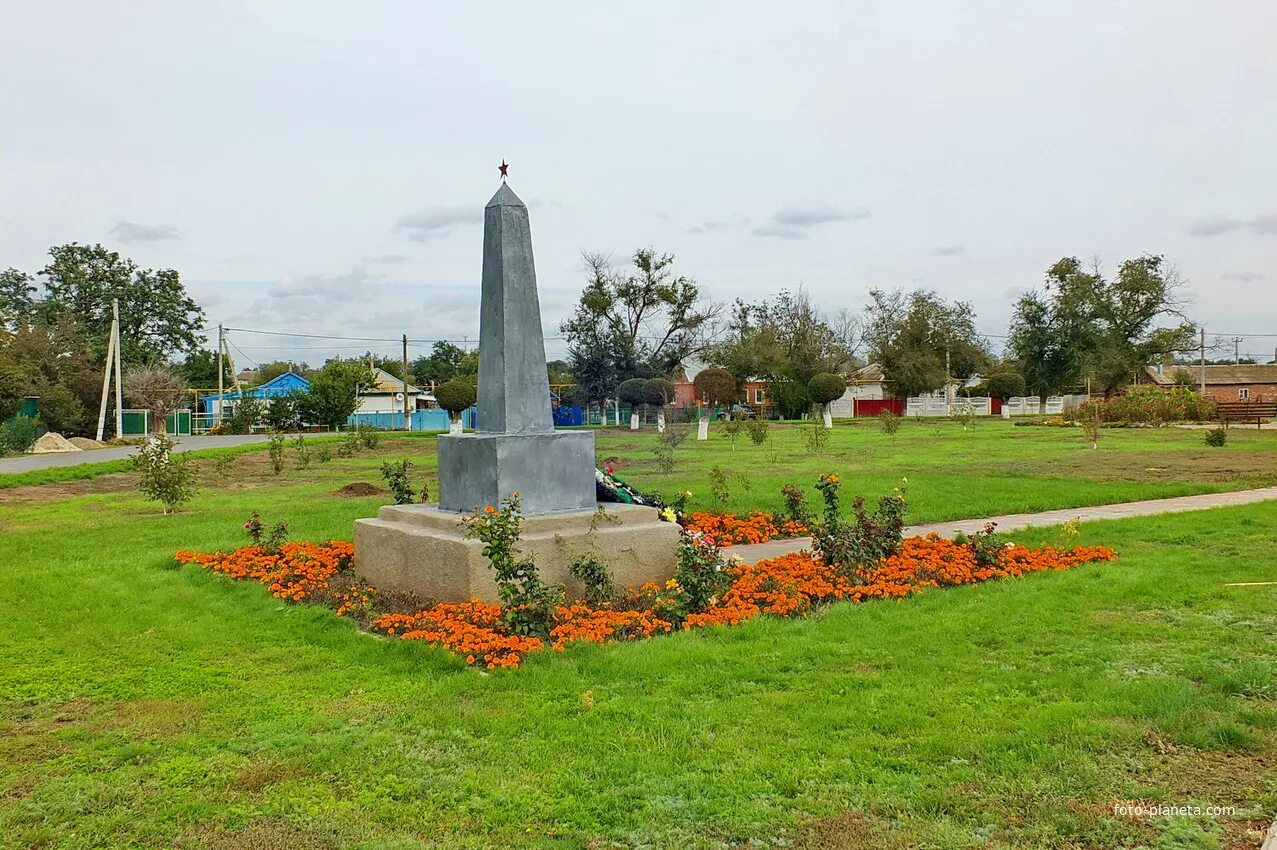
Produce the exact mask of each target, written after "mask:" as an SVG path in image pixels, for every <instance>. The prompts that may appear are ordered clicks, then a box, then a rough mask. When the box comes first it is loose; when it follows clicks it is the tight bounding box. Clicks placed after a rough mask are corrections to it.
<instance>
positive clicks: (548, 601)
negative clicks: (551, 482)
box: [462, 492, 563, 637]
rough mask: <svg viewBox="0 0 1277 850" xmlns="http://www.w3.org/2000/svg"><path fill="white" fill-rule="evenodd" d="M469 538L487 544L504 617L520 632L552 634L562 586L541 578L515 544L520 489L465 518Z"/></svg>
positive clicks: (485, 553)
mask: <svg viewBox="0 0 1277 850" xmlns="http://www.w3.org/2000/svg"><path fill="white" fill-rule="evenodd" d="M462 523H463V524H464V525H465V529H466V537H470V538H475V539H477V540H479V541H481V542H482V543H483V556H484V557H485V558H487V559H488V563H489V565H490V566H491V567H492V572H493V574H494V577H495V578H496V581H497V596H498V597H499V598H500V599H501V606H502V613H501V618H502V621H503V622H504V623H505V625H506V627H507V628H508V629H510V631H511V632H513V633H515V634H518V635H538V636H544V637H548V636H549V634H550V628H551V627H552V626H553V625H554V611H555V608H557V607H558V606H559V605H561V604H562V603H563V593H562V590H561V589H560V588H557V587H551V586H549V585H546V584H544V583H543V582H542V581H541V574H540V572H539V571H538V570H537V566H536V562H535V561H533V560H532V558H531V557H527V556H523V557H520V556H519V554H518V552H517V550H516V548H515V545H516V544H517V543H518V542H519V536H520V534H522V532H523V513H522V503H521V501H520V499H519V494H518V493H517V492H516V493H515V494H513V495H512V496H510V498H508V499H506V500H505V501H504V502H503V503H502V504H501V507H499V508H498V507H495V506H493V505H487V506H485V507H484V508H483V510H479V511H475V512H474V513H473V514H471V515H470V516H468V517H466V518H465V519H463V520H462Z"/></svg>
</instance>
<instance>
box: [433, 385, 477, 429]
mask: <svg viewBox="0 0 1277 850" xmlns="http://www.w3.org/2000/svg"><path fill="white" fill-rule="evenodd" d="M475 397H476V387H475V384H474V382H473V381H470V380H468V379H466V378H453V379H452V380H451V381H445V382H443V383H442V384H440V385H439V386H438V387H437V388H436V389H435V399H436V400H437V401H438V402H439V406H440V407H442V408H443V409H444V410H446V411H448V414H449V416H450V417H452V418H454V419H455V418H456V417H457V415H458V414H460V413H461V411H463V410H465V409H466V408H468V407H470V406H471V405H473V404H474V402H475Z"/></svg>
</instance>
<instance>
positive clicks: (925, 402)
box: [905, 395, 993, 416]
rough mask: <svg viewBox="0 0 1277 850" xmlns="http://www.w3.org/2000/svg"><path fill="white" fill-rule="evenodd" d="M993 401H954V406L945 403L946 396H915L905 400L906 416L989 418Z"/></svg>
mask: <svg viewBox="0 0 1277 850" xmlns="http://www.w3.org/2000/svg"><path fill="white" fill-rule="evenodd" d="M992 407H993V401H992V399H990V398H989V397H988V396H973V397H971V398H958V399H954V402H953V404H949V403H948V402H947V401H945V398H944V396H929V395H924V396H913V397H911V398H908V399H905V415H906V416H951V415H953V414H955V413H972V414H974V415H976V416H988V415H989V412H990V410H992Z"/></svg>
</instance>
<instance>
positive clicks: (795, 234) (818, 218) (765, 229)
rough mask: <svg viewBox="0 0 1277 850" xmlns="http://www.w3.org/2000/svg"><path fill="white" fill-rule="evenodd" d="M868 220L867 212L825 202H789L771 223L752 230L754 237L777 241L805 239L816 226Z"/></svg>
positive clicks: (773, 216)
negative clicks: (776, 239) (772, 238)
mask: <svg viewBox="0 0 1277 850" xmlns="http://www.w3.org/2000/svg"><path fill="white" fill-rule="evenodd" d="M865 218H869V210H868V209H866V208H864V207H857V208H856V209H853V210H844V209H842V208H841V207H836V206H834V205H833V204H830V203H826V202H825V201H810V200H809V201H790V202H789V203H787V204H785V205H783V206H782V207H781V208H780V209H778V210H776V212H774V213H772V217H771V221H769V222H767V223H766V224H761V225H759V226H758V227H755V228H754V235H755V236H768V237H775V238H778V239H806V238H807V231H808V230H809V229H810V228H812V227H814V226H816V225H818V224H829V223H830V222H835V221H859V220H860V219H865Z"/></svg>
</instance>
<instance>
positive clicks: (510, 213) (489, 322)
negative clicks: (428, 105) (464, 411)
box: [355, 164, 679, 602]
mask: <svg viewBox="0 0 1277 850" xmlns="http://www.w3.org/2000/svg"><path fill="white" fill-rule="evenodd" d="M504 175H505V166H504V164H503V167H502V176H503V177H504ZM478 408H479V410H478V419H477V422H476V426H477V427H476V428H475V431H474V433H471V434H445V435H443V436H440V437H439V504H438V505H437V506H436V505H387V506H385V507H383V508H381V510H380V511H378V512H377V518H376V519H361V520H356V522H355V569H356V571H357V572H358V573H359V574H360V575H361V576H363V577H364V578H366V579H367V580H368V581H370V582H372V584H373V585H374V586H375V587H378V588H381V589H383V590H396V591H407V592H411V593H414V594H416V595H417V596H419V597H421V598H422V599H423V600H435V601H439V602H456V601H463V600H466V599H471V598H478V599H482V600H484V601H488V602H495V601H497V598H498V597H497V587H496V583H495V582H494V580H493V578H492V571H491V568H490V565H489V563H488V560H487V558H485V557H484V556H483V544H482V543H480V542H479V541H478V540H472V539H468V538H466V536H465V533H464V528H463V526H462V525H461V518H462V516H463V515H464V514H468V513H470V512H471V511H476V510H482V509H484V508H485V507H486V506H488V505H493V506H496V505H499V504H500V503H501V502H502V501H504V500H505V499H508V498H510V496H512V495H513V494H514V493H515V492H518V493H519V495H520V498H521V500H522V503H523V513H524V524H523V535H522V537H521V538H520V541H519V549H520V550H522V551H523V552H524V553H526V554H528V555H531V556H532V558H533V559H534V561H535V563H536V565H537V568H538V569H539V570H540V572H541V578H542V579H543V580H544V581H545V582H547V583H549V584H561V585H564V586H565V588H566V590H567V593H568V596H569V598H573V597H574V596H575V595H576V594H579V593H580V588H579V586H577V585H576V584H575V579H573V577H572V575H571V571H570V569H569V567H570V565H571V562H572V560H573V558H575V557H577V556H579V555H582V554H585V553H590V554H592V555H594V556H595V557H597V558H598V559H599V560H600V561H601V562H602V563H603V564H604V565H605V566H606V567H607V568H608V569H609V570H610V571H611V573H612V577H613V580H614V581H615V582H616V584H617V585H618V586H620V587H635V588H637V587H639V586H640V585H642V584H643V583H645V582H649V581H657V582H664V581H665V580H666V579H668V578H669V577H670V576H672V575H673V574H674V568H675V559H676V554H675V553H676V548H677V545H678V540H679V528H678V526H677V525H676V524H674V523H672V522H662V521H661V520H660V517H659V516H658V515H657V512H656V509H655V508H649V507H642V506H639V505H619V504H608V505H604V506H603V508H604V509H605V511H606V513H607V517H606V521H602V522H601V521H600V520H599V517H598V516H597V515H596V509H597V508H598V507H599V505H597V504H596V501H595V487H594V432H592V431H556V430H555V429H554V417H553V415H552V413H551V410H550V385H549V378H548V376H547V373H546V361H545V337H544V336H542V333H541V311H540V305H539V303H538V299H537V282H536V270H535V267H534V264H533V261H532V231H531V228H530V226H529V223H528V208H527V207H526V206H524V204H523V202H522V201H520V200H519V198H518V196H517V195H515V194H514V192H513V191H512V190H511V189H510V187H509V186H508V185H506V184H505V183H504V182H502V184H501V188H500V189H498V190H497V193H496V194H495V195H493V196H492V200H490V201H488V205H487V207H486V208H485V209H484V217H483V287H482V296H481V299H480V307H479V391H478Z"/></svg>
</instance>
